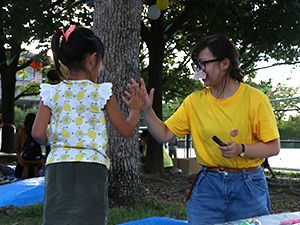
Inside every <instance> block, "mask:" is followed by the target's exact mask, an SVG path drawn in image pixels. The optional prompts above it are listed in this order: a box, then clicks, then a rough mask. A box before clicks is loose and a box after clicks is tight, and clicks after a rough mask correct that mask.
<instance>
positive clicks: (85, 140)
mask: <svg viewBox="0 0 300 225" xmlns="http://www.w3.org/2000/svg"><path fill="white" fill-rule="evenodd" d="M111 95H112V84H111V83H103V84H95V83H93V82H91V81H89V80H76V81H63V82H61V83H59V84H57V85H50V84H41V98H42V101H43V103H44V105H46V106H48V107H49V108H50V109H51V121H50V134H49V144H50V145H51V152H50V153H49V155H48V157H47V162H46V165H48V164H51V163H59V162H90V163H101V164H104V165H105V166H106V167H107V168H108V169H109V167H110V161H109V158H108V157H107V155H106V153H105V151H106V148H107V132H106V124H105V117H104V112H103V110H102V109H103V108H104V106H105V104H106V102H107V100H109V98H110V96H111Z"/></svg>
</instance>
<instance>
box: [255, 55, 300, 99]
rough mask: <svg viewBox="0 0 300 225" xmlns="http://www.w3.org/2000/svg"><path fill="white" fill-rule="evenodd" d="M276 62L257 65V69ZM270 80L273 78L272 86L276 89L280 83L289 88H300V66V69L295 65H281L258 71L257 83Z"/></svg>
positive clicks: (299, 92)
mask: <svg viewBox="0 0 300 225" xmlns="http://www.w3.org/2000/svg"><path fill="white" fill-rule="evenodd" d="M274 62H275V61H274ZM274 62H268V63H266V62H260V63H258V64H257V67H258V68H259V67H264V66H267V65H270V64H272V63H274ZM270 78H272V85H273V86H274V87H276V86H277V84H278V83H281V84H286V85H287V86H288V87H298V86H300V65H299V66H298V67H296V66H294V65H293V66H291V65H286V66H283V65H281V66H274V67H271V68H267V69H261V70H258V71H257V76H256V78H255V81H259V80H265V81H267V80H268V79H270ZM298 96H300V90H299V91H298ZM295 97H297V96H295Z"/></svg>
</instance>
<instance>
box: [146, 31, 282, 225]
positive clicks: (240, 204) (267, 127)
mask: <svg viewBox="0 0 300 225" xmlns="http://www.w3.org/2000/svg"><path fill="white" fill-rule="evenodd" d="M191 58H192V60H193V62H194V63H193V65H194V68H195V78H196V79H199V78H202V81H203V83H204V85H205V88H204V89H202V90H200V91H196V92H194V93H192V94H191V95H189V96H188V97H187V98H186V99H185V100H184V102H183V104H182V105H181V106H180V108H179V109H178V110H177V111H176V112H175V113H174V115H172V116H171V117H170V118H169V119H168V120H167V121H166V122H162V121H161V120H160V119H158V117H156V115H155V113H154V111H153V109H152V102H153V94H154V89H152V90H151V91H150V93H149V95H147V97H146V100H145V104H144V106H143V108H142V113H143V117H144V119H145V121H146V123H147V127H148V130H149V131H150V133H151V134H152V136H153V137H154V138H155V139H156V140H157V141H158V142H160V143H164V142H167V141H169V140H171V139H172V138H174V137H175V136H177V137H178V138H182V137H183V136H184V135H186V134H189V133H190V134H191V136H192V139H193V145H194V149H195V153H196V156H197V161H198V163H199V164H200V165H201V169H200V172H199V173H198V175H197V177H196V178H195V181H194V183H193V185H192V187H191V190H190V193H189V196H188V199H189V200H188V223H189V225H193V224H197V225H199V224H200V225H201V224H215V223H222V222H226V221H233V220H238V219H243V218H249V217H256V216H261V215H267V214H270V212H271V208H270V198H269V193H268V186H267V182H266V179H265V176H264V172H263V169H262V168H261V167H260V165H261V163H262V162H263V161H264V158H266V157H270V156H273V155H277V154H278V153H279V150H280V141H279V133H278V129H277V125H276V120H275V117H274V114H273V110H272V108H271V105H270V103H269V100H268V98H267V97H266V96H265V95H264V94H263V93H262V92H261V91H259V90H257V89H255V88H253V87H250V86H249V85H247V84H244V83H243V72H242V70H241V68H240V67H239V53H238V51H237V50H236V47H235V46H234V45H233V43H232V42H231V41H230V40H229V39H228V38H227V37H226V36H225V35H214V36H210V37H207V38H205V39H204V40H202V41H200V42H198V43H197V44H196V45H195V46H194V48H193V50H192V52H191ZM213 136H217V137H219V138H220V139H221V140H222V141H223V142H224V143H225V144H224V145H225V146H218V144H216V143H215V142H214V141H213V139H212V137H213Z"/></svg>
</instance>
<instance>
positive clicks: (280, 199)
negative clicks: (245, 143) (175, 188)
mask: <svg viewBox="0 0 300 225" xmlns="http://www.w3.org/2000/svg"><path fill="white" fill-rule="evenodd" d="M275 173H276V174H277V177H284V178H287V179H285V180H277V179H275V180H271V182H270V188H271V189H270V191H271V192H270V194H271V203H272V209H273V213H280V212H286V211H291V212H292V211H298V210H300V208H299V207H300V204H299V202H300V198H299V199H298V196H299V188H298V187H299V186H298V185H299V184H298V183H294V186H293V185H292V184H293V181H292V179H293V178H300V172H289V171H283V170H276V171H275ZM266 175H267V176H270V174H269V173H268V172H267V171H266ZM289 183H290V184H291V185H289ZM295 185H296V186H295ZM0 213H1V210H0ZM42 217H43V203H39V204H35V205H31V206H26V207H20V208H17V209H16V210H14V211H12V212H10V213H9V214H8V215H0V225H7V224H9V225H17V224H19V225H36V224H41V223H42ZM149 217H167V218H174V219H178V220H187V209H186V203H185V202H178V203H176V204H175V203H170V202H168V200H166V201H159V200H157V199H156V196H153V195H151V196H147V197H146V201H145V204H144V206H141V205H137V206H135V207H131V208H128V209H127V208H112V209H110V210H109V215H108V223H107V224H108V225H114V224H121V223H126V222H129V221H134V220H139V219H143V218H149Z"/></svg>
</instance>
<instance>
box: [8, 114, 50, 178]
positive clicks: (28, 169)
mask: <svg viewBox="0 0 300 225" xmlns="http://www.w3.org/2000/svg"><path fill="white" fill-rule="evenodd" d="M35 116H36V115H35V114H34V113H28V114H27V115H26V117H25V120H24V125H23V127H22V129H19V130H18V132H17V135H16V139H15V147H14V152H16V153H17V155H18V163H17V166H16V169H15V177H17V178H22V179H27V178H31V177H39V176H40V171H39V170H40V168H41V167H42V166H43V165H44V159H43V157H41V158H39V159H37V160H26V159H24V158H23V157H22V154H21V153H22V151H23V147H24V144H25V142H26V140H27V138H28V134H29V135H30V136H31V130H32V125H33V123H34V120H35Z"/></svg>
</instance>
